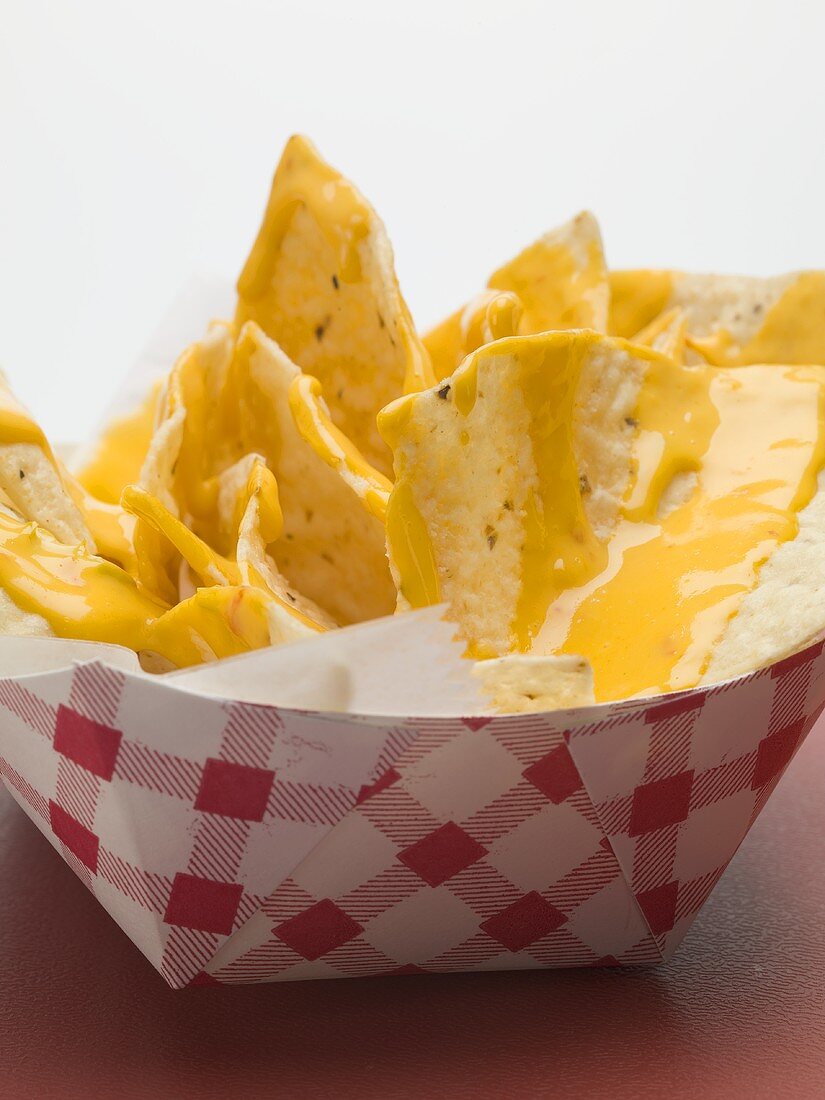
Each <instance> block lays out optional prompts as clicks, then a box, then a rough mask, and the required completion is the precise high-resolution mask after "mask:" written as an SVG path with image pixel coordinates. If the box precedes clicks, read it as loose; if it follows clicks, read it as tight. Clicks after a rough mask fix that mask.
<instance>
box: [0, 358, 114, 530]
mask: <svg viewBox="0 0 825 1100" xmlns="http://www.w3.org/2000/svg"><path fill="white" fill-rule="evenodd" d="M0 490H2V491H3V492H4V493H5V494H6V496H7V497H8V499H9V501H10V502H11V504H12V505H13V507H14V508H15V509H16V510H17V511H18V512H20V514H21V515H23V516H25V517H26V518H27V519H30V520H33V521H34V522H35V523H38V524H40V525H41V526H42V527H44V528H45V529H46V530H47V531H50V532H51V534H53V535H54V537H55V538H57V539H60V541H61V542H65V543H75V542H81V541H85V542H86V544H87V546H88V547H89V548H90V549H91V550H92V551H94V549H95V546H94V541H93V539H92V535H91V532H90V531H89V528H88V527H87V526H86V524H85V522H84V520H83V516H82V514H81V512H80V510H79V508H78V507H77V505H76V504H75V502H74V501H73V500H72V497H71V496H70V494H69V492H68V491H67V488H66V485H65V483H64V480H63V477H62V468H61V466H60V463H59V462H58V460H57V459H56V458H55V456H54V454H53V453H52V449H51V447H50V446H49V444H48V442H47V440H46V437H45V435H44V434H43V432H42V431H41V429H40V427H39V426H38V425H37V424H36V423H35V422H34V421H33V420H32V418H31V416H30V415H29V414H28V412H27V411H26V410H25V409H24V408H23V406H22V405H21V404H20V402H19V401H18V400H17V398H16V397H15V396H14V394H13V393H12V392H11V390H10V389H9V387H8V384H7V382H6V380H5V378H4V377H3V376H2V374H0Z"/></svg>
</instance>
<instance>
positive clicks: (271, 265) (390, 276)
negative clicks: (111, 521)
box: [235, 136, 433, 473]
mask: <svg viewBox="0 0 825 1100" xmlns="http://www.w3.org/2000/svg"><path fill="white" fill-rule="evenodd" d="M235 320H236V322H237V323H238V324H239V325H240V324H243V323H244V322H246V321H255V322H256V323H257V324H258V325H260V327H261V328H262V329H263V330H264V332H266V333H267V334H268V335H269V336H271V337H272V338H273V339H274V340H276V341H277V342H278V344H279V345H280V346H281V347H282V348H283V350H284V351H285V352H286V354H287V355H288V356H289V358H290V359H291V360H292V361H293V362H294V363H295V364H297V365H298V366H299V367H301V368H302V369H303V370H305V371H307V372H308V373H310V374H312V375H313V376H314V377H316V378H318V379H319V380H320V382H321V385H322V386H323V391H324V396H325V398H326V400H327V403H328V405H329V408H330V410H331V412H332V417H333V420H334V421H335V423H336V424H337V425H338V427H339V428H341V430H342V431H344V432H345V433H346V435H347V436H348V437H349V438H351V439H352V440H353V442H354V443H355V445H356V446H357V447H358V448H359V450H361V451H362V452H363V454H364V455H365V456H366V457H367V459H368V460H369V461H370V462H371V463H372V464H373V465H375V466H377V467H378V469H380V470H381V471H382V472H383V473H388V472H389V469H390V457H389V454H388V452H387V449H386V447H385V446H384V443H383V442H382V440H381V437H380V436H379V434H378V431H377V428H376V426H375V418H376V414H377V412H378V410H379V409H380V408H382V407H383V406H384V405H386V404H387V403H388V402H389V401H392V400H393V399H394V398H396V397H398V396H399V395H400V394H402V393H405V392H413V391H415V390H418V389H421V388H423V387H424V386H427V385H429V384H430V383H431V382H432V381H433V379H432V375H431V371H430V365H429V360H428V357H427V353H426V351H425V350H424V346H423V344H422V343H421V341H420V340H419V338H418V336H417V334H416V332H415V328H414V326H413V323H412V319H411V317H410V313H409V310H408V309H407V306H406V304H405V302H404V299H403V298H402V297H401V292H400V290H399V288H398V281H397V279H396V276H395V270H394V261H393V254H392V247H391V245H390V242H389V239H388V237H387V234H386V230H385V229H384V226H383V224H382V222H381V220H380V219H379V217H378V215H377V214H376V213H375V211H374V210H373V209H372V207H371V206H370V205H369V204H368V203H367V201H366V200H365V199H364V198H363V196H362V195H361V194H360V192H358V191H357V190H356V188H355V187H354V186H353V185H352V184H351V183H350V182H349V181H348V180H346V179H344V177H343V176H341V175H340V173H338V172H337V171H335V169H334V168H332V167H330V165H328V164H327V163H326V162H325V161H324V160H322V158H321V157H320V155H319V154H318V152H317V150H316V149H315V147H314V146H313V145H312V144H311V142H309V141H308V140H307V139H306V138H304V137H300V136H296V137H292V138H290V140H289V142H288V143H287V146H286V148H285V150H284V153H283V156H282V157H281V161H280V164H279V165H278V168H277V170H276V172H275V178H274V180H273V183H272V191H271V193H270V196H269V202H268V204H267V208H266V213H265V215H264V220H263V223H262V225H261V228H260V231H259V233H258V237H257V240H256V241H255V244H254V245H253V248H252V251H251V253H250V254H249V258H248V259H247V261H246V264H245V266H244V269H243V271H242V272H241V275H240V278H239V279H238V307H237V312H236V315H235Z"/></svg>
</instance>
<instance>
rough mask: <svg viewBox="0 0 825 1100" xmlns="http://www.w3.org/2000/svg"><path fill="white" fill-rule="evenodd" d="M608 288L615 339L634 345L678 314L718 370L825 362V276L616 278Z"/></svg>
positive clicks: (656, 274) (658, 274)
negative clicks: (648, 329) (661, 320)
mask: <svg viewBox="0 0 825 1100" xmlns="http://www.w3.org/2000/svg"><path fill="white" fill-rule="evenodd" d="M610 286H611V293H612V307H611V321H610V326H611V328H610V330H611V332H613V333H615V334H616V335H619V336H627V337H633V338H634V339H635V338H636V335H637V334H638V333H639V331H640V330H641V329H643V328H644V327H645V326H648V325H650V324H651V322H653V321H655V319H656V318H657V317H659V316H660V314H661V313H662V312H665V311H668V310H671V309H674V308H677V309H680V310H681V311H682V312H683V313H684V316H685V320H686V326H687V334H688V339H687V342H688V345H689V347H691V348H692V349H693V350H694V351H696V352H698V353H699V354H700V355H701V357H702V358H703V359H704V360H705V361H707V362H709V363H712V364H714V365H715V366H722V367H733V366H744V365H748V364H757V363H775V364H779V365H782V364H800V365H804V364H807V363H822V362H825V272H821V271H802V272H794V273H791V274H788V275H774V276H771V277H768V278H757V277H752V276H746V275H693V274H686V273H683V272H678V271H644V270H641V271H617V272H613V273H612V274H611V276H610Z"/></svg>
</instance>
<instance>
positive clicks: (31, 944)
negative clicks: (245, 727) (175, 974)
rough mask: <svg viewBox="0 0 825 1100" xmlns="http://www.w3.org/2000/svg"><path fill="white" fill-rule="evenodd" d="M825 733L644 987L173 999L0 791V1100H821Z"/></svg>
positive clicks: (304, 986)
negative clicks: (587, 1099)
mask: <svg viewBox="0 0 825 1100" xmlns="http://www.w3.org/2000/svg"><path fill="white" fill-rule="evenodd" d="M823 838H825V724H823V723H820V725H819V728H818V730H815V731H814V732H813V733H812V734H811V735H810V737H809V738H808V741H807V742H806V744H805V745H804V746H803V748H802V749H801V751H800V753H799V756H798V757H797V759H796V760H795V761H794V763H793V764H792V766H791V769H790V771H789V773H788V775H787V776H786V777H785V779H784V780H783V782H782V783H781V784H780V786H779V788H778V790H777V791H776V793H775V794H774V796H773V798H772V800H771V801H770V803H769V804H768V806H767V808H766V810H765V811H764V813H763V814H762V816H761V817H760V819H759V821H758V822H757V824H756V826H755V827H754V829H753V831H752V832H751V834H750V836H749V837H748V839H747V840H746V842H745V844H744V845H743V847H742V849H741V851H740V852H739V854H738V855H737V857H736V858H735V860H734V862H733V863H732V865H731V867H730V868H729V870H728V872H727V874H726V875H725V877H724V878H723V879H722V882H721V883H720V885H719V886H718V887H717V890H716V892H715V893H714V895H713V897H712V898H711V900H710V902H709V903H708V904H707V906H706V907H705V909H704V910H703V912H702V913H701V914H700V916H699V918H698V920H697V921H696V924H695V925H694V927H693V929H692V931H691V933H690V935H689V936H688V939H687V940H686V942H685V944H684V946H683V948H682V950H681V952H680V953H679V954H678V955H677V956H676V958H675V959H674V960H673V961H672V962H671V963H670V964H669V965H667V966H664V967H660V968H657V969H654V970H635V971H629V970H625V971H621V970H602V971H593V970H580V971H533V972H516V973H510V974H507V973H502V974H483V975H474V974H466V975H444V976H432V977H429V976H428V977H419V976H417V977H408V978H394V979H360V980H350V981H327V982H306V983H294V984H283V985H277V984H270V985H261V986H236V987H234V988H230V987H223V988H216V987H211V988H210V987H201V988H195V989H190V990H185V991H183V992H180V993H173V992H172V991H171V990H169V989H167V988H166V987H165V985H164V984H163V983H162V982H161V979H160V978H159V977H158V976H157V974H156V973H155V972H154V970H152V968H151V967H150V966H149V964H148V963H147V962H146V961H145V960H144V959H143V958H142V956H140V954H139V953H138V951H137V949H136V948H135V947H133V946H132V944H131V943H130V942H129V941H128V940H127V939H126V937H125V936H124V935H123V933H122V932H121V931H120V930H119V929H118V928H117V927H116V926H115V924H114V923H113V922H112V921H111V920H110V918H109V917H108V916H107V915H106V913H105V912H104V911H103V910H102V909H101V908H100V907H99V906H98V904H97V902H96V901H95V900H94V898H92V896H91V895H90V894H88V893H87V892H86V890H85V889H84V888H83V886H82V885H81V883H80V882H79V881H78V880H77V879H76V878H75V877H74V875H73V874H72V872H71V871H70V870H69V869H68V867H66V866H65V865H64V864H63V863H62V861H61V860H60V858H59V857H58V856H57V854H56V853H55V852H54V851H53V850H52V849H51V847H50V846H49V845H48V843H47V842H46V840H45V839H44V838H43V837H41V836H40V834H39V833H38V832H37V830H36V829H35V827H34V825H32V824H31V823H30V822H29V821H28V819H27V818H26V817H25V816H24V814H23V813H22V811H20V810H19V809H18V808H17V806H16V805H15V804H14V803H13V802H12V800H11V798H10V797H9V796H8V795H7V794H6V793H5V792H0V951H2V971H1V972H0V1097H9V1098H10V1100H27V1098H28V1097H37V1098H38V1100H50V1098H52V1097H55V1098H60V1100H72V1098H74V1097H89V1098H97V1097H106V1096H109V1095H111V1096H117V1097H118V1098H121V1100H132V1098H138V1097H140V1098H144V1097H146V1098H148V1097H152V1098H153V1100H157V1098H160V1100H165V1098H167V1097H173V1098H179V1097H180V1098H187V1097H197V1098H198V1100H201V1098H203V1100H211V1098H213V1097H214V1098H217V1097H220V1098H229V1097H232V1098H234V1097H258V1096H261V1097H263V1096H266V1097H273V1096H278V1097H280V1096H284V1097H304V1096H306V1097H310V1096H311V1097H324V1096H334V1097H336V1100H344V1098H346V1097H356V1096H357V1097H359V1098H368V1097H372V1096H374V1097H381V1098H382V1100H387V1098H391V1097H428V1096H438V1097H441V1096H449V1097H456V1098H461V1097H473V1098H475V1097H483V1096H492V1097H499V1096H508V1097H522V1096H524V1097H541V1096H602V1095H610V1096H615V1097H624V1096H628V1097H630V1096H633V1097H647V1096H650V1097H659V1096H671V1097H683V1096H684V1097H687V1096H690V1097H706V1096H710V1097H716V1096H725V1097H727V1096H742V1097H744V1096H748V1097H753V1096H757V1097H758V1096H765V1097H768V1096H770V1097H774V1096H794V1097H808V1096H811V1097H814V1096H817V1097H819V1096H822V1095H825V1016H824V1015H823V1008H825V976H824V974H823V964H825V933H823V927H824V926H825V921H824V920H823V916H825V873H823V870H822V865H821V859H820V856H821V851H822V846H823Z"/></svg>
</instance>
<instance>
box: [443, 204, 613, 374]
mask: <svg viewBox="0 0 825 1100" xmlns="http://www.w3.org/2000/svg"><path fill="white" fill-rule="evenodd" d="M487 288H488V289H487V291H486V292H484V293H483V294H481V295H479V297H478V298H475V299H473V300H472V301H471V302H470V303H469V305H467V306H465V307H464V308H463V309H460V310H458V311H457V312H455V313H453V314H451V315H450V316H449V317H448V318H447V319H446V320H445V321H442V322H441V324H440V325H438V326H437V327H436V328H434V329H432V331H431V332H429V333H428V334H427V335H426V336H425V338H424V343H425V345H426V348H427V351H428V352H429V353H430V358H431V360H432V364H433V370H434V372H435V374H436V377H437V378H445V377H446V376H447V375H448V374H452V372H453V371H454V370H455V368H456V367H457V366H458V365H459V363H460V362H461V360H462V359H463V358H464V356H465V355H468V354H469V353H470V352H471V351H475V350H476V348H478V347H481V345H482V344H486V343H489V342H490V340H495V339H498V338H500V337H504V336H516V335H520V336H529V335H532V334H534V333H538V332H550V331H554V330H558V329H575V328H590V329H595V330H596V331H597V332H603V331H605V329H606V328H607V316H608V305H609V300H610V299H609V288H608V281H607V267H606V265H605V260H604V252H603V250H602V239H601V234H600V233H599V226H598V223H597V222H596V219H595V218H594V217H593V215H592V214H590V213H589V212H588V211H586V210H585V211H582V213H580V214H577V215H576V217H575V218H573V219H572V220H571V221H569V222H566V223H565V224H564V225H562V226H560V227H559V228H558V229H554V230H552V231H551V232H549V233H546V234H545V235H544V236H543V237H540V238H539V239H538V240H537V241H535V242H534V243H533V244H531V245H529V246H528V247H527V248H525V249H524V251H523V252H520V253H519V254H518V256H516V257H515V259H513V260H511V261H510V262H509V263H507V264H504V266H503V267H500V268H499V269H498V271H496V272H494V273H493V274H492V275H491V276H490V278H489V281H488V283H487Z"/></svg>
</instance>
